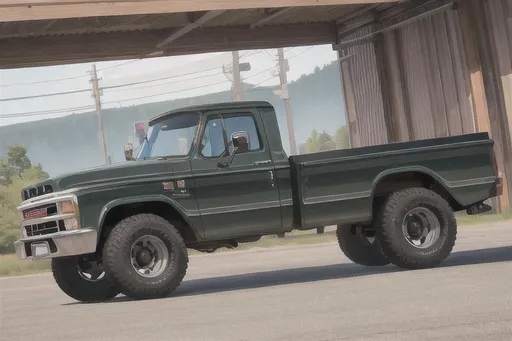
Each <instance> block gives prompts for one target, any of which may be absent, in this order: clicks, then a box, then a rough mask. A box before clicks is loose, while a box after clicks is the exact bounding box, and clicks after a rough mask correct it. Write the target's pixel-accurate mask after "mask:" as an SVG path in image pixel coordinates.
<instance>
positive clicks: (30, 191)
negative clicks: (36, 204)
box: [22, 185, 53, 200]
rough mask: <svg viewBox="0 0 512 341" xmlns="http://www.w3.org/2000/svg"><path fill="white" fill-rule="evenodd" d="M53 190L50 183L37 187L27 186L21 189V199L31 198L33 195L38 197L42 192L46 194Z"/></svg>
mask: <svg viewBox="0 0 512 341" xmlns="http://www.w3.org/2000/svg"><path fill="white" fill-rule="evenodd" d="M52 192H53V187H52V186H51V185H42V186H37V187H29V188H26V189H25V190H23V194H22V197H23V200H27V199H31V198H34V197H38V196H40V195H43V194H48V193H52Z"/></svg>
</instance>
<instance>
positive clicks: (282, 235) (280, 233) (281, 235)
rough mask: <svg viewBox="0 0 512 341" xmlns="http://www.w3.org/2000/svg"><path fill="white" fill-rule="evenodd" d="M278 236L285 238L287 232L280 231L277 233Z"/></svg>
mask: <svg viewBox="0 0 512 341" xmlns="http://www.w3.org/2000/svg"><path fill="white" fill-rule="evenodd" d="M276 236H277V238H284V237H285V236H286V234H285V233H284V232H279V233H277V234H276Z"/></svg>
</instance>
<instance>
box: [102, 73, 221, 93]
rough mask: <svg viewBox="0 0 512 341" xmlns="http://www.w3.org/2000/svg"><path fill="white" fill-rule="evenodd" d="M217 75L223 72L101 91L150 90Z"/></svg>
mask: <svg viewBox="0 0 512 341" xmlns="http://www.w3.org/2000/svg"><path fill="white" fill-rule="evenodd" d="M217 75H224V73H223V72H217V73H212V74H210V75H201V76H197V77H191V78H187V79H179V80H175V81H172V82H165V83H160V84H151V85H144V86H137V87H134V88H130V89H119V88H113V89H110V88H102V90H110V91H111V92H116V91H123V90H139V89H147V88H152V87H155V86H162V85H170V84H176V83H182V82H186V81H190V80H194V79H201V78H206V77H210V76H217Z"/></svg>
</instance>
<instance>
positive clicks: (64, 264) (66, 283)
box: [52, 257, 119, 303]
mask: <svg viewBox="0 0 512 341" xmlns="http://www.w3.org/2000/svg"><path fill="white" fill-rule="evenodd" d="M52 273H53V278H54V279H55V282H56V283H57V285H58V286H59V288H60V289H61V290H62V291H63V292H64V293H65V294H66V295H68V296H69V297H71V298H73V299H75V300H77V301H81V302H86V303H94V302H103V301H107V300H110V299H112V298H114V297H116V296H117V295H118V294H119V290H117V289H116V288H115V287H114V286H113V285H112V283H110V281H109V279H108V278H107V277H106V276H105V271H104V270H103V267H102V265H101V263H98V262H96V261H86V260H85V259H83V258H82V257H65V258H53V259H52Z"/></svg>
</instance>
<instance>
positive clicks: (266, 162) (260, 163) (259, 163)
mask: <svg viewBox="0 0 512 341" xmlns="http://www.w3.org/2000/svg"><path fill="white" fill-rule="evenodd" d="M269 163H272V160H265V161H256V162H253V163H252V165H253V166H261V165H268V164H269Z"/></svg>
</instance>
